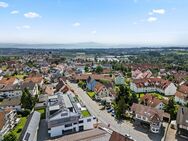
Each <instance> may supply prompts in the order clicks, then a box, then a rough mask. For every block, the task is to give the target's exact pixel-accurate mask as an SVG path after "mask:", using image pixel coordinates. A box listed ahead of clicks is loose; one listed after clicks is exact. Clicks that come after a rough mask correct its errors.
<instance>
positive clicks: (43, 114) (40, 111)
mask: <svg viewBox="0 0 188 141" xmlns="http://www.w3.org/2000/svg"><path fill="white" fill-rule="evenodd" d="M36 111H37V112H39V113H41V119H45V113H46V112H45V109H38V110H36Z"/></svg>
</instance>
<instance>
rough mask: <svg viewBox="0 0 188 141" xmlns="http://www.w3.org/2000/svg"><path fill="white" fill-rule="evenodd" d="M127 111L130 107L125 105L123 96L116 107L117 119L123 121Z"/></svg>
mask: <svg viewBox="0 0 188 141" xmlns="http://www.w3.org/2000/svg"><path fill="white" fill-rule="evenodd" d="M127 109H128V105H127V104H126V103H125V100H124V97H123V96H121V97H120V100H119V101H118V102H117V103H115V105H114V110H115V115H116V119H118V120H120V119H122V118H123V115H124V113H125V111H126V110H127Z"/></svg>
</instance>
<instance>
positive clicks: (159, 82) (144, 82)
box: [133, 77, 171, 90]
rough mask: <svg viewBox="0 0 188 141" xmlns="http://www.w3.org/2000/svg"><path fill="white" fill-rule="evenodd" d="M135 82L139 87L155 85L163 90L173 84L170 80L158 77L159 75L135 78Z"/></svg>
mask: <svg viewBox="0 0 188 141" xmlns="http://www.w3.org/2000/svg"><path fill="white" fill-rule="evenodd" d="M133 83H135V84H136V86H137V87H138V88H141V87H151V86H155V87H158V88H161V89H163V90H164V89H165V88H167V87H168V86H169V85H170V84H171V82H170V81H168V80H164V79H161V78H157V77H155V78H146V79H136V80H133Z"/></svg>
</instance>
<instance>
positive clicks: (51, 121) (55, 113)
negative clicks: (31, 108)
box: [46, 93, 96, 137]
mask: <svg viewBox="0 0 188 141" xmlns="http://www.w3.org/2000/svg"><path fill="white" fill-rule="evenodd" d="M46 121H47V124H48V133H49V134H50V137H55V136H60V135H66V134H70V133H74V132H78V131H83V130H88V129H92V128H93V127H94V126H93V125H94V124H96V118H95V117H93V116H92V115H91V114H90V113H89V111H88V110H87V109H86V107H83V106H82V104H81V103H80V102H78V101H75V95H74V94H73V93H66V94H63V93H56V94H55V95H53V96H49V97H48V102H47V108H46Z"/></svg>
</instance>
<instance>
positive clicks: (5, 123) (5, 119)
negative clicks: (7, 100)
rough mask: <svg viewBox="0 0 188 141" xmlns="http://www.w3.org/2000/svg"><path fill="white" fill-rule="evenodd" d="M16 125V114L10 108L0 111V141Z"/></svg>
mask: <svg viewBox="0 0 188 141" xmlns="http://www.w3.org/2000/svg"><path fill="white" fill-rule="evenodd" d="M16 124H17V114H16V111H15V110H12V109H10V108H6V109H0V141H1V140H2V139H3V136H4V135H5V134H6V133H8V132H9V131H10V130H11V129H13V128H14V126H15V125H16Z"/></svg>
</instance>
